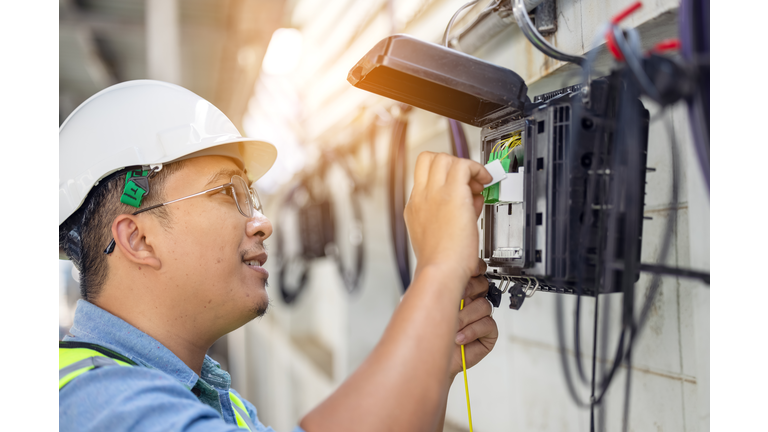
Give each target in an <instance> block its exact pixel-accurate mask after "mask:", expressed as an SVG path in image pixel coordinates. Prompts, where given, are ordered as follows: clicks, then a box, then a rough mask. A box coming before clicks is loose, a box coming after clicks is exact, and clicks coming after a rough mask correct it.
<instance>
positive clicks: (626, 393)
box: [621, 328, 635, 432]
mask: <svg viewBox="0 0 768 432" xmlns="http://www.w3.org/2000/svg"><path fill="white" fill-rule="evenodd" d="M631 332H632V333H631V335H630V340H634V338H635V331H634V328H633V329H632V330H631ZM626 358H627V360H626V363H627V384H626V385H625V386H624V414H623V415H622V422H621V430H622V431H623V432H627V429H628V428H629V396H630V391H631V389H630V384H631V382H632V344H631V343H630V344H629V348H627V355H626Z"/></svg>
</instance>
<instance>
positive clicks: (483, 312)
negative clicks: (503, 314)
mask: <svg viewBox="0 0 768 432" xmlns="http://www.w3.org/2000/svg"><path fill="white" fill-rule="evenodd" d="M490 314H491V303H490V302H489V301H487V300H484V299H477V300H474V301H472V302H470V303H469V304H467V301H466V300H464V309H462V310H460V311H459V329H460V330H461V329H463V328H464V327H466V326H468V325H471V323H473V322H475V321H478V320H481V319H483V317H487V316H489V315H490Z"/></svg>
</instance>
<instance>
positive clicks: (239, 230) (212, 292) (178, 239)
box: [152, 156, 272, 332]
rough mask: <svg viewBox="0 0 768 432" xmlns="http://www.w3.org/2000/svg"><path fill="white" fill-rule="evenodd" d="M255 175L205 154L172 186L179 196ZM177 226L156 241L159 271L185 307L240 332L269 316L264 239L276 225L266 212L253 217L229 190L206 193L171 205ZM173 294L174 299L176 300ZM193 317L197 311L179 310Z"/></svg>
mask: <svg viewBox="0 0 768 432" xmlns="http://www.w3.org/2000/svg"><path fill="white" fill-rule="evenodd" d="M232 175H239V176H240V177H243V178H247V177H246V176H245V174H244V173H243V172H242V171H241V170H240V169H239V168H238V167H237V165H236V164H235V162H234V161H233V160H232V159H229V158H226V157H222V156H203V157H198V158H193V159H189V160H187V161H186V164H185V166H184V168H183V169H181V170H180V171H179V172H177V173H175V174H174V175H172V176H171V177H170V178H169V179H168V181H167V183H166V188H165V200H166V201H171V200H174V199H177V198H181V197H185V196H188V195H191V194H194V193H197V192H201V191H203V190H206V189H210V188H213V187H216V186H220V185H223V184H226V183H229V182H230V179H231V177H232ZM165 208H166V209H167V210H168V212H169V213H170V216H171V224H170V229H168V230H163V232H161V233H160V235H159V238H158V240H157V242H156V243H157V244H156V245H152V247H153V248H154V250H155V252H156V254H157V255H158V258H160V261H161V263H162V267H161V269H160V272H159V274H158V276H160V277H161V278H162V280H163V282H164V283H163V285H164V286H165V287H166V289H167V290H168V292H167V293H164V294H161V295H164V296H165V295H170V296H173V298H175V299H177V301H178V302H179V308H178V312H179V314H194V316H199V317H200V318H201V320H202V319H204V320H205V321H206V322H207V323H209V325H210V326H211V328H210V330H220V331H222V332H229V331H232V330H234V329H236V328H238V327H240V326H242V325H243V324H245V323H246V322H248V321H250V320H252V319H253V318H255V317H257V316H260V315H262V314H263V313H264V312H265V311H266V309H267V306H268V304H269V297H268V296H267V292H266V290H265V284H266V281H267V277H268V276H269V274H268V273H267V271H266V270H265V269H264V268H263V267H262V265H263V264H264V262H265V261H266V260H267V254H266V251H265V249H264V244H263V242H264V240H265V239H266V238H268V237H269V236H270V235H271V234H272V224H271V223H270V222H269V220H268V219H267V218H266V217H265V216H263V215H261V214H260V213H258V212H255V213H256V215H255V216H253V217H251V218H246V217H244V216H243V215H242V214H240V212H239V211H238V209H237V206H236V205H235V202H234V200H233V198H232V197H231V196H230V195H229V194H225V193H215V194H206V195H203V196H198V197H195V198H192V199H187V200H183V201H180V202H178V203H174V204H172V205H169V206H167V207H165ZM173 298H170V300H173ZM179 318H184V319H189V318H191V317H189V316H186V317H179Z"/></svg>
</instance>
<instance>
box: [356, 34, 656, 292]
mask: <svg viewBox="0 0 768 432" xmlns="http://www.w3.org/2000/svg"><path fill="white" fill-rule="evenodd" d="M622 79H624V78H622V76H621V75H620V74H618V73H613V74H611V75H610V76H608V77H605V78H600V79H596V80H593V81H592V82H591V83H590V85H589V86H588V87H586V88H583V87H582V86H580V85H576V86H571V87H566V88H564V89H560V90H557V91H554V92H551V93H547V94H544V95H540V96H537V97H535V98H534V100H533V101H531V100H530V99H529V98H528V96H527V86H526V85H525V82H524V81H523V80H522V78H520V76H518V75H517V74H516V73H514V72H513V71H510V70H508V69H505V68H502V67H499V66H496V65H493V64H491V63H487V62H485V61H482V60H480V59H477V58H474V57H471V56H467V55H465V54H462V53H459V52H457V51H455V50H452V49H448V48H445V47H443V46H440V45H436V44H432V43H428V42H423V41H420V40H418V39H415V38H411V37H410V36H406V35H395V36H390V37H388V38H386V39H384V40H382V41H381V42H379V43H378V44H377V45H376V46H375V47H374V48H373V49H371V51H370V52H369V53H368V54H366V56H364V57H363V58H362V59H361V60H360V61H359V62H358V63H357V65H355V67H353V68H352V70H351V71H350V73H349V76H348V78H347V80H348V81H349V82H350V83H352V84H353V85H354V86H356V87H359V88H362V89H365V90H368V91H371V92H374V93H377V94H380V95H384V96H387V97H390V98H393V99H395V100H398V101H400V102H404V103H408V104H411V105H413V106H416V107H419V108H422V109H425V110H427V111H431V112H434V113H437V114H440V115H444V116H447V117H450V118H453V119H456V120H459V121H462V122H465V123H468V124H471V125H473V126H478V127H482V131H481V142H482V144H481V145H482V147H481V159H482V160H481V161H480V162H481V163H483V164H485V163H486V162H488V161H489V157H490V156H491V154H492V151H493V150H494V149H496V147H498V144H499V143H500V142H503V141H504V140H508V139H509V138H510V137H512V136H513V135H517V134H520V136H521V143H520V145H517V146H516V147H515V148H514V149H512V150H511V151H510V152H509V155H508V157H509V158H510V159H511V158H514V162H513V163H512V164H510V165H509V167H510V168H509V171H512V172H509V173H508V174H507V177H508V181H507V183H506V187H505V185H504V184H503V183H504V182H502V183H500V186H499V193H498V195H497V196H494V199H493V200H491V201H492V202H489V201H488V200H486V205H485V206H484V209H483V213H482V215H481V220H480V235H481V242H480V251H479V252H480V256H481V258H483V259H484V260H485V261H486V263H487V264H488V273H487V275H489V276H491V277H498V278H499V279H506V280H509V281H515V282H520V283H523V284H527V286H530V284H531V281H532V280H533V281H535V283H536V287H537V289H538V290H541V291H553V292H560V293H574V292H575V289H576V286H578V287H580V288H579V289H580V290H581V293H582V294H586V295H594V287H595V281H596V278H601V277H603V278H604V277H605V274H602V275H601V274H595V273H596V268H597V265H596V264H597V262H598V260H602V262H610V263H612V264H616V266H615V267H611V268H610V270H608V271H609V272H613V274H612V275H611V276H612V277H611V278H609V279H612V280H613V283H610V284H607V285H605V286H603V288H602V290H603V292H606V291H607V292H611V291H617V290H619V285H620V284H619V283H618V281H620V280H621V278H622V277H624V275H623V271H622V269H623V266H622V264H623V261H622V260H624V257H623V256H622V252H621V251H626V250H628V248H629V250H636V252H637V253H636V254H635V253H632V254H631V255H632V256H633V257H634V258H632V259H634V260H635V261H638V260H639V256H640V244H641V239H642V221H643V216H642V208H643V199H644V198H643V197H644V194H645V166H646V149H647V142H648V121H649V116H648V111H647V110H646V109H645V108H644V107H643V106H642V103H641V102H640V100H639V99H637V98H636V97H633V96H631V95H630V96H627V95H626V94H625V93H624V92H623V88H624V86H623V85H622ZM628 98H629V99H628ZM620 107H624V108H623V109H624V110H625V112H629V111H632V112H633V113H636V114H637V115H635V116H634V117H633V118H632V120H633V121H632V124H633V127H634V129H631V133H630V132H626V131H623V130H622V128H623V127H622V128H618V127H617V119H618V116H619V114H620ZM626 107H630V108H631V109H627V108H626ZM627 148H631V149H632V152H628V151H627ZM637 149H640V150H639V151H637V152H636V153H633V152H635V151H636V150H637ZM628 155H639V156H638V157H634V156H633V161H632V163H633V164H634V165H632V166H634V167H636V168H637V167H638V166H639V167H640V169H635V170H634V171H631V172H633V173H634V174H631V173H630V174H628V173H629V172H630V170H627V169H625V167H626V166H627V165H628V160H627V158H628V157H629V156H628ZM637 159H639V160H637ZM638 164H639V165H638ZM635 248H636V249H635ZM606 258H607V259H606ZM631 277H633V278H634V279H636V278H637V277H638V275H631Z"/></svg>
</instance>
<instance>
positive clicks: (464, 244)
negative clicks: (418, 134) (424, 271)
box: [405, 152, 492, 280]
mask: <svg viewBox="0 0 768 432" xmlns="http://www.w3.org/2000/svg"><path fill="white" fill-rule="evenodd" d="M491 180H492V177H491V175H490V174H489V173H488V171H487V170H486V169H485V168H484V167H483V166H482V165H480V164H479V163H477V162H475V161H472V160H469V159H460V158H457V157H454V156H449V155H447V154H445V153H432V152H422V153H421V154H419V156H418V158H417V159H416V169H415V172H414V178H413V190H412V191H411V198H410V199H409V200H408V205H407V206H406V207H405V223H406V225H407V226H408V235H409V236H410V238H411V245H412V246H413V252H414V253H415V255H416V260H417V263H418V264H417V268H416V271H417V272H418V271H419V270H420V269H421V268H424V267H426V266H437V267H440V268H445V269H448V270H449V271H450V272H454V271H458V272H459V273H458V276H460V277H461V278H462V279H464V278H466V279H469V277H470V276H471V275H472V274H474V272H475V270H476V269H475V260H476V258H477V251H478V249H479V247H478V237H479V236H478V232H477V218H478V217H479V216H480V212H481V211H482V208H483V196H482V192H483V185H484V184H485V183H488V182H490V181H491ZM466 279H464V280H466Z"/></svg>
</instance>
